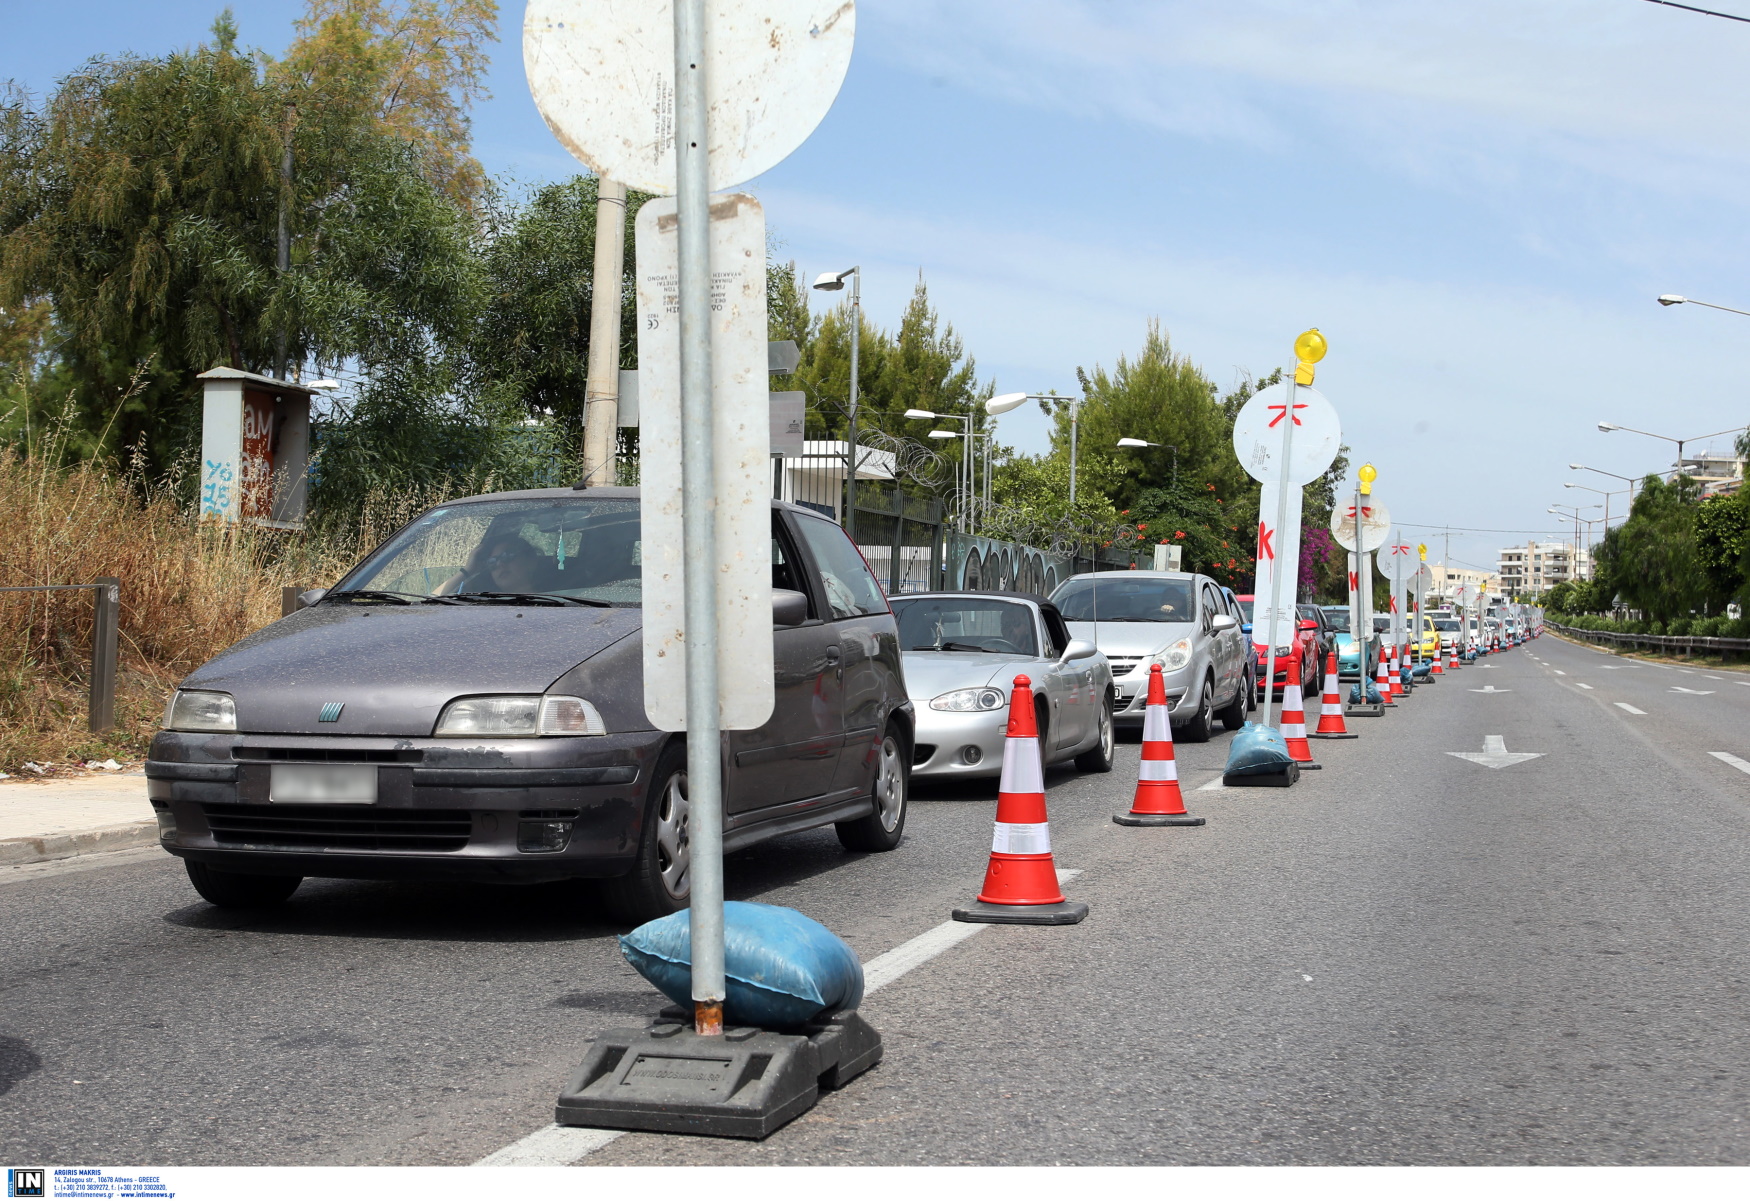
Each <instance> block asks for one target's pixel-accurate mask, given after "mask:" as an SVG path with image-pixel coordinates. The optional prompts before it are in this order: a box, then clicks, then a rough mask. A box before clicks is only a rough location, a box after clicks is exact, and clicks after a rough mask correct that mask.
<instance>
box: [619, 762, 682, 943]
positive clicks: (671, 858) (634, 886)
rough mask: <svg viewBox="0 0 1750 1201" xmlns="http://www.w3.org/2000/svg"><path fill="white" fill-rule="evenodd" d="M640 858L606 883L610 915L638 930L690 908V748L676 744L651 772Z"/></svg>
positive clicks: (639, 848) (640, 842) (640, 844)
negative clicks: (688, 767)
mask: <svg viewBox="0 0 1750 1201" xmlns="http://www.w3.org/2000/svg"><path fill="white" fill-rule="evenodd" d="M648 796H649V800H648V802H647V803H646V805H645V811H644V832H643V834H642V835H641V836H640V837H639V840H638V858H637V859H636V860H635V861H634V862H633V864H632V870H631V871H629V872H627V873H626V874H625V875H623V876H618V877H615V878H614V879H610V880H603V881H602V882H601V896H602V901H603V902H604V903H605V904H606V906H607V909H608V912H609V913H611V914H612V915H613V916H614V917H615V918H617V919H618V920H620V921H622V922H630V923H631V924H633V925H635V926H639V925H643V924H644V923H645V922H648V921H653V920H655V919H656V918H659V917H667V916H668V915H669V914H671V913H678V912H680V911H681V910H682V909H685V908H686V907H687V905H688V903H689V902H690V900H691V898H692V874H691V872H690V871H689V868H690V867H691V864H692V839H691V837H690V830H689V828H688V823H689V820H690V809H689V807H688V805H687V748H686V745H685V744H684V743H680V742H671V743H669V745H668V746H667V748H665V749H664V750H663V752H662V754H661V755H660V756H659V757H658V758H657V760H656V768H655V770H653V771H652V772H651V773H650V792H649V794H648Z"/></svg>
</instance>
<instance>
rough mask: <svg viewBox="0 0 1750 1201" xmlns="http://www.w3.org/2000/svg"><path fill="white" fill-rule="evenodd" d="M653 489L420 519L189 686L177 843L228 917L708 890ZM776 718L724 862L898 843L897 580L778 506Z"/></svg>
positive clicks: (161, 775) (632, 909)
mask: <svg viewBox="0 0 1750 1201" xmlns="http://www.w3.org/2000/svg"><path fill="white" fill-rule="evenodd" d="M641 548H642V543H641V540H640V524H639V515H638V494H637V492H636V491H635V490H633V489H629V488H594V489H590V490H588V491H576V490H572V489H568V488H566V489H562V488H552V489H541V490H536V491H527V492H507V493H497V494H493V495H487V496H475V497H469V498H467V499H465V500H458V501H453V502H450V503H448V504H444V505H440V506H438V507H436V508H434V509H431V510H430V511H428V512H426V513H424V514H422V515H421V516H420V517H419V518H417V519H416V520H414V521H413V522H411V523H410V524H409V525H408V526H407V527H406V528H404V529H403V530H401V531H400V532H399V533H397V534H396V535H395V536H394V537H393V538H391V539H389V541H387V542H386V543H384V544H383V545H382V546H381V547H379V548H378V549H377V550H376V551H374V552H373V553H372V554H371V555H370V556H369V557H368V558H366V559H365V560H364V561H363V562H362V563H360V564H359V565H358V566H357V567H356V568H354V569H353V570H352V571H351V572H349V573H348V574H347V575H346V577H345V578H344V579H342V580H341V581H340V582H339V583H338V584H336V585H335V587H334V588H332V589H330V590H328V591H327V592H326V593H324V594H322V595H320V597H319V599H315V600H314V603H313V604H312V605H311V606H310V607H308V608H305V609H303V610H301V611H299V612H297V613H295V614H293V615H291V616H289V617H285V618H282V619H281V620H279V621H277V622H275V623H274V624H272V625H270V626H268V627H266V628H265V629H262V630H260V631H258V632H256V633H255V634H252V635H250V636H249V637H248V638H245V639H244V640H243V641H241V642H239V643H237V644H236V645H235V646H233V647H231V648H230V649H229V650H227V651H225V652H224V653H223V654H221V655H219V656H218V657H217V658H215V659H213V660H212V661H210V662H208V663H207V664H205V665H204V666H202V667H201V668H199V669H198V670H196V671H195V672H193V673H192V674H191V675H190V676H189V677H188V678H187V679H186V680H184V681H183V682H182V684H181V686H180V687H179V688H178V690H177V692H176V694H175V695H174V697H173V698H172V700H171V703H170V705H169V707H168V708H167V710H166V713H165V721H164V729H163V731H162V732H160V733H159V734H158V735H157V737H155V738H154V739H153V741H152V747H151V751H150V752H149V757H148V761H147V763H146V776H147V780H148V789H149V793H150V796H151V800H152V805H153V807H154V809H155V810H156V812H157V815H158V820H159V825H160V835H161V842H162V845H163V846H164V848H165V849H166V850H167V851H169V852H170V853H172V854H174V855H177V856H180V857H181V858H182V859H183V860H184V861H185V862H186V865H187V869H188V874H189V877H190V879H191V881H192V882H193V884H194V886H195V888H196V890H198V891H199V892H200V894H201V895H202V896H203V897H205V898H206V899H207V900H208V901H211V902H212V903H214V904H217V905H226V906H239V907H258V906H264V905H271V904H276V903H278V902H280V901H283V900H284V899H286V898H287V897H288V896H290V895H291V893H292V892H293V891H294V890H295V889H296V888H297V887H298V883H299V881H300V880H301V879H302V878H303V877H306V876H327V877H343V878H356V879H407V878H415V879H417V878H425V879H475V880H502V881H511V882H517V881H521V882H538V881H547V880H557V879H564V878H573V877H577V878H593V879H598V880H600V881H601V882H602V891H603V893H604V899H605V900H606V901H607V902H608V904H609V907H610V908H611V909H612V910H613V911H614V912H615V913H616V914H617V915H618V916H619V917H621V918H623V919H625V920H628V921H641V920H645V919H648V918H650V917H653V916H657V915H660V914H663V913H669V912H673V911H675V910H678V909H681V908H684V907H685V906H686V904H687V900H688V896H689V878H688V866H689V862H690V855H689V839H688V805H687V783H686V755H685V747H684V736H683V735H679V734H673V733H667V732H664V731H660V730H656V729H653V728H652V727H651V724H650V721H649V720H648V718H647V717H646V716H645V712H644V688H643V656H642V641H641V637H640V630H641V627H642V610H641V608H640V588H641V585H640V570H641ZM772 588H773V592H772V596H773V602H772V609H773V627H774V628H773V632H772V638H773V643H774V649H775V656H776V681H775V683H776V702H775V707H774V709H773V713H772V716H771V719H770V720H769V721H767V722H766V724H765V725H763V726H761V727H760V728H759V729H755V730H734V731H729V732H726V733H725V735H724V739H723V763H724V848H725V849H726V850H735V849H737V848H740V847H744V846H747V845H749V844H751V843H755V842H758V841H761V840H763V839H767V838H771V837H773V836H775V835H779V834H786V833H790V832H792V831H796V830H804V829H809V828H812V827H818V826H823V825H827V824H829V823H830V824H833V825H835V826H836V827H837V830H838V836H839V839H840V841H841V842H842V843H843V844H844V845H845V846H846V847H848V848H850V849H853V850H857V851H886V850H891V849H892V848H894V847H896V846H898V845H899V842H900V838H901V836H902V834H903V831H904V828H905V814H906V799H907V789H908V782H909V771H910V764H911V754H912V751H911V747H912V737H913V710H912V706H911V703H910V701H909V700H908V699H907V697H906V690H905V685H904V681H903V678H902V675H901V670H902V669H901V666H900V656H899V645H898V635H897V627H896V625H895V622H894V618H893V615H892V613H891V612H890V611H889V609H888V607H887V601H886V598H885V596H884V595H883V594H882V591H881V588H880V585H879V584H878V583H877V582H876V581H875V578H874V577H873V576H872V575H871V574H870V572H869V569H868V567H867V566H866V565H865V564H864V561H863V558H862V556H861V555H860V554H859V553H858V551H857V548H856V546H855V545H854V544H853V543H852V542H851V541H850V539H849V538H847V537H846V536H845V533H844V531H843V530H841V529H840V528H839V527H838V526H837V525H836V524H834V523H833V522H831V521H828V520H825V519H823V518H821V517H820V516H818V515H816V514H813V513H810V512H808V511H806V510H803V509H800V508H797V507H796V506H793V505H787V504H783V503H779V502H774V503H773V505H772Z"/></svg>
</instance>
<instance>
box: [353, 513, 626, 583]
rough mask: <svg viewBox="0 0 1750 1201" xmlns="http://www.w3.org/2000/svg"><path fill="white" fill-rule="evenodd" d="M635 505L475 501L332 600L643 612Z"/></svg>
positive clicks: (413, 532)
mask: <svg viewBox="0 0 1750 1201" xmlns="http://www.w3.org/2000/svg"><path fill="white" fill-rule="evenodd" d="M642 551H643V543H642V541H641V540H640V533H639V519H638V502H637V501H635V500H584V499H581V498H579V499H571V498H569V497H567V498H564V499H558V500H515V501H474V502H470V503H465V504H454V505H443V506H440V507H439V508H436V509H433V510H432V511H431V512H429V513H427V514H425V515H424V516H422V517H420V518H419V519H418V520H416V521H414V522H413V523H412V524H411V525H409V526H408V527H407V528H406V529H404V530H402V531H401V532H400V533H398V534H396V535H395V537H394V538H392V539H390V540H389V541H388V542H387V543H385V544H384V545H383V546H382V547H381V548H380V549H378V550H377V551H376V552H374V553H373V554H372V555H371V556H370V557H369V558H367V559H366V560H365V561H364V562H363V563H361V564H359V565H358V567H356V568H354V569H353V570H352V571H351V572H349V573H348V574H347V576H346V578H345V579H343V580H341V581H340V583H338V584H336V585H335V586H334V588H333V589H332V590H331V595H332V594H334V593H341V592H349V591H360V590H366V591H374V592H391V593H400V594H403V595H406V596H409V597H428V596H468V595H470V594H491V593H515V594H546V595H551V596H569V597H575V598H578V599H583V600H594V601H602V602H606V603H609V604H615V605H627V606H636V605H639V604H641V603H642V598H643V588H642V572H643V557H642Z"/></svg>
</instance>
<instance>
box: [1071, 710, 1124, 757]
mask: <svg viewBox="0 0 1750 1201" xmlns="http://www.w3.org/2000/svg"><path fill="white" fill-rule="evenodd" d="M1095 724H1096V725H1097V726H1098V727H1099V733H1098V736H1097V737H1096V738H1095V739H1094V745H1093V746H1091V747H1089V748H1088V749H1087V750H1085V751H1083V752H1082V753H1081V754H1079V755H1077V756H1076V770H1078V771H1111V770H1112V761H1113V759H1114V758H1116V755H1117V744H1118V739H1117V736H1116V735H1115V734H1114V733H1113V732H1112V694H1111V693H1109V692H1108V693H1107V694H1106V695H1104V696H1102V697H1101V698H1100V715H1099V717H1097V718H1096V719H1095Z"/></svg>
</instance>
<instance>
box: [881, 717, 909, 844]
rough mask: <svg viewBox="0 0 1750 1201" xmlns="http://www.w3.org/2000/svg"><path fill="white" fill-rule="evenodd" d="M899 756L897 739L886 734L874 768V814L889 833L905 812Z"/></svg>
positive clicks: (903, 774)
mask: <svg viewBox="0 0 1750 1201" xmlns="http://www.w3.org/2000/svg"><path fill="white" fill-rule="evenodd" d="M899 756H900V745H899V739H898V738H896V737H894V736H893V735H892V734H889V735H887V737H885V738H883V739H882V740H881V762H880V764H879V766H877V767H876V769H875V816H876V817H878V818H880V820H881V828H882V829H883V830H886V831H887V832H888V833H889V834H891V833H893V827H895V826H897V825H898V824H899V819H900V815H901V814H903V813H904V812H905V769H904V766H903V765H902V764H901V763H900V761H899Z"/></svg>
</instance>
